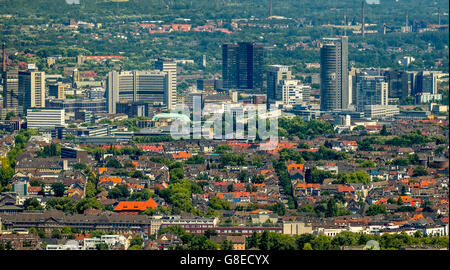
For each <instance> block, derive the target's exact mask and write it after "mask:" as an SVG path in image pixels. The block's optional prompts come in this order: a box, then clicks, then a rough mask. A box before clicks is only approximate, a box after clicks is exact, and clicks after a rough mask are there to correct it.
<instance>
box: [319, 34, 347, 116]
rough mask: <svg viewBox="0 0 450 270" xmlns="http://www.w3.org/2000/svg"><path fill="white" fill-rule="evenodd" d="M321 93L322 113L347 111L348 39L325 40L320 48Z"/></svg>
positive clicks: (344, 37)
mask: <svg viewBox="0 0 450 270" xmlns="http://www.w3.org/2000/svg"><path fill="white" fill-rule="evenodd" d="M320 91H321V93H320V94H321V102H320V109H321V110H322V111H333V110H343V109H347V108H348V106H349V104H350V103H351V100H349V96H350V94H349V91H350V90H349V87H348V37H346V36H343V37H341V38H324V39H323V43H322V47H321V48H320Z"/></svg>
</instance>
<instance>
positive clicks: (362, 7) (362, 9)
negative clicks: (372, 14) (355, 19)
mask: <svg viewBox="0 0 450 270" xmlns="http://www.w3.org/2000/svg"><path fill="white" fill-rule="evenodd" d="M364 1H365V0H364ZM364 1H362V2H361V16H362V20H361V33H362V37H363V38H364V37H365V33H364V32H365V31H364V30H365V27H366V23H365V21H364Z"/></svg>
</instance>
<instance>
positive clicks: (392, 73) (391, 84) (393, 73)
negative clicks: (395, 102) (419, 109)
mask: <svg viewBox="0 0 450 270" xmlns="http://www.w3.org/2000/svg"><path fill="white" fill-rule="evenodd" d="M384 76H385V77H386V82H387V83H388V89H389V98H392V99H402V98H406V97H408V96H409V90H408V74H407V73H406V72H405V71H398V70H389V71H386V72H385V73H384Z"/></svg>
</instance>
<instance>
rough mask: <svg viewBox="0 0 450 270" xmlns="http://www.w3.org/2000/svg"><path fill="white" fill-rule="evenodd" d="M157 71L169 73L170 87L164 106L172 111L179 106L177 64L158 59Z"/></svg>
mask: <svg viewBox="0 0 450 270" xmlns="http://www.w3.org/2000/svg"><path fill="white" fill-rule="evenodd" d="M155 69H157V70H159V71H162V72H166V73H167V80H168V85H167V91H166V93H165V101H164V104H166V105H167V109H169V110H170V109H172V108H174V107H175V105H176V104H177V63H176V62H175V61H170V60H166V59H158V60H157V61H156V62H155Z"/></svg>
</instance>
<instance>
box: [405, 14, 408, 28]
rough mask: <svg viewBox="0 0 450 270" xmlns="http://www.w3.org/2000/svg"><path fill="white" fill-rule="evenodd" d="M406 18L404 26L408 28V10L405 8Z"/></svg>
mask: <svg viewBox="0 0 450 270" xmlns="http://www.w3.org/2000/svg"><path fill="white" fill-rule="evenodd" d="M405 16H406V18H405V26H406V29H408V10H406V15H405Z"/></svg>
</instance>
